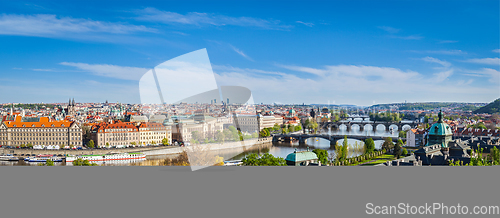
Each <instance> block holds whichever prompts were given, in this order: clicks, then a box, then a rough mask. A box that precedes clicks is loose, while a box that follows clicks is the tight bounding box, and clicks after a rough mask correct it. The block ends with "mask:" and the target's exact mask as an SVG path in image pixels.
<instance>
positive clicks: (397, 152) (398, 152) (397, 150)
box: [394, 139, 403, 159]
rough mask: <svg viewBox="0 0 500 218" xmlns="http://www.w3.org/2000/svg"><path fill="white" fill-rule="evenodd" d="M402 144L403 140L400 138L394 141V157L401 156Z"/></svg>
mask: <svg viewBox="0 0 500 218" xmlns="http://www.w3.org/2000/svg"><path fill="white" fill-rule="evenodd" d="M402 145H403V141H401V139H399V140H398V142H397V143H396V145H395V146H394V156H396V159H399V157H400V156H401V152H402V151H401V149H402V147H401V146H402Z"/></svg>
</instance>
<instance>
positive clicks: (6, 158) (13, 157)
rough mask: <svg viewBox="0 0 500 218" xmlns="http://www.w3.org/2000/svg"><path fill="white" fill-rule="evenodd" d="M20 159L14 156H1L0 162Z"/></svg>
mask: <svg viewBox="0 0 500 218" xmlns="http://www.w3.org/2000/svg"><path fill="white" fill-rule="evenodd" d="M18 160H19V158H18V157H15V156H12V154H2V155H0V161H18Z"/></svg>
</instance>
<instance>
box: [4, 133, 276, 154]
mask: <svg viewBox="0 0 500 218" xmlns="http://www.w3.org/2000/svg"><path fill="white" fill-rule="evenodd" d="M271 143H272V138H271V137H268V138H258V139H249V140H245V141H239V142H225V143H212V144H201V145H192V146H189V147H193V148H196V147H198V146H199V147H200V148H202V147H209V148H210V150H230V151H232V152H234V151H239V150H241V151H242V152H243V151H246V150H247V149H250V148H253V147H254V146H258V145H266V144H269V145H270V144H271ZM189 147H179V146H157V147H136V148H110V149H85V150H37V149H15V148H0V154H12V155H14V156H18V157H20V156H21V157H22V156H36V155H39V154H52V155H54V154H55V155H58V156H59V155H61V156H65V155H88V154H107V153H109V152H120V153H122V152H142V153H144V154H145V155H146V156H155V155H175V154H180V153H182V152H183V151H185V150H186V149H187V148H189Z"/></svg>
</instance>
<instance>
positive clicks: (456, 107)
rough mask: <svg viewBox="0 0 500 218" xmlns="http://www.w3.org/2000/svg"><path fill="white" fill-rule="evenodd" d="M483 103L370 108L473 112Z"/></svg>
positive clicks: (433, 103)
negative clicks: (445, 109) (442, 109)
mask: <svg viewBox="0 0 500 218" xmlns="http://www.w3.org/2000/svg"><path fill="white" fill-rule="evenodd" d="M484 105H486V104H485V103H463V102H417V103H393V104H378V105H372V106H370V107H369V109H371V108H379V109H382V108H385V109H391V108H397V109H399V110H436V109H441V108H448V109H453V110H462V111H473V110H475V109H477V108H478V107H480V106H484Z"/></svg>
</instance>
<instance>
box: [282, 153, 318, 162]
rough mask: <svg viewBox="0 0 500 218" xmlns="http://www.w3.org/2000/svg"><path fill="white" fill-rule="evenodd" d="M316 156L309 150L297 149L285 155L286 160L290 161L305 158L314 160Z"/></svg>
mask: <svg viewBox="0 0 500 218" xmlns="http://www.w3.org/2000/svg"><path fill="white" fill-rule="evenodd" d="M316 159H318V156H317V155H316V154H315V153H314V152H311V151H297V150H295V151H294V152H293V153H291V154H289V155H287V156H286V159H285V160H287V161H291V162H302V161H306V160H316Z"/></svg>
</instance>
